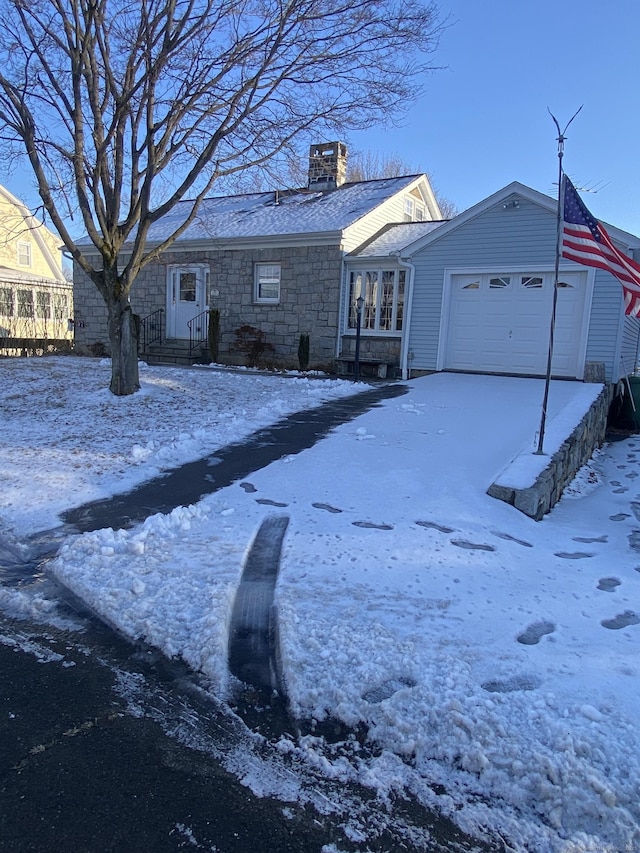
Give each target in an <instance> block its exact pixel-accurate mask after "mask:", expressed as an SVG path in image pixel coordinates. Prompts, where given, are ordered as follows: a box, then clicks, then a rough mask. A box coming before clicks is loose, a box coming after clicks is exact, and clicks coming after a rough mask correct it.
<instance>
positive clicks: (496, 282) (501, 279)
mask: <svg viewBox="0 0 640 853" xmlns="http://www.w3.org/2000/svg"><path fill="white" fill-rule="evenodd" d="M510 283H511V277H510V276H508V275H501V276H496V277H495V278H490V279H489V290H502V288H504V287H509V284H510Z"/></svg>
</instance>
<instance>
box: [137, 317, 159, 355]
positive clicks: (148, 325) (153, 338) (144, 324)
mask: <svg viewBox="0 0 640 853" xmlns="http://www.w3.org/2000/svg"><path fill="white" fill-rule="evenodd" d="M163 327H164V308H158V310H157V311H154V312H153V313H152V314H148V315H147V316H146V317H143V318H142V319H141V320H140V349H141V351H142V352H146V351H147V349H148V347H150V346H151V344H161V343H162V338H163V337H164V336H163V334H162V331H163Z"/></svg>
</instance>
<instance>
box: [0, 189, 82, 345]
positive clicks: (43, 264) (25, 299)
mask: <svg viewBox="0 0 640 853" xmlns="http://www.w3.org/2000/svg"><path fill="white" fill-rule="evenodd" d="M60 262H61V253H60V239H59V238H58V237H57V236H56V235H55V234H53V233H52V232H51V231H49V229H48V228H46V227H45V226H44V225H43V224H42V222H39V221H38V220H37V219H36V218H35V217H34V216H32V214H31V212H30V211H29V210H28V209H27V207H26V206H25V205H24V204H23V203H22V202H21V201H20V200H19V199H18V198H16V197H15V196H14V195H12V194H11V193H10V192H9V191H8V190H7V189H5V188H4V187H2V186H0V353H3V354H5V355H6V354H14V353H22V352H25V351H46V350H47V349H48V348H59V347H60V346H61V345H66V346H70V344H71V341H72V339H73V328H72V324H71V322H70V318H71V317H73V286H72V284H71V282H69V281H67V280H66V279H65V277H64V275H63V273H62V268H61V265H60Z"/></svg>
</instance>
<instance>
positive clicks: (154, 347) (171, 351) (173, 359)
mask: <svg viewBox="0 0 640 853" xmlns="http://www.w3.org/2000/svg"><path fill="white" fill-rule="evenodd" d="M140 358H142V359H143V360H144V361H146V362H147V364H203V363H206V361H207V348H206V347H203V346H202V345H197V346H195V347H194V348H193V349H192V350H191V352H189V341H179V340H173V341H165V342H164V343H161V344H149V346H148V347H147V348H146V350H144V351H141V352H140Z"/></svg>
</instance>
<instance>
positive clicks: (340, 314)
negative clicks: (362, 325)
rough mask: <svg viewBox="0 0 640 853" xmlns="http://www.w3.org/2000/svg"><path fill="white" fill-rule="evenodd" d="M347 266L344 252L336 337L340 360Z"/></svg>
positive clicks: (336, 355)
mask: <svg viewBox="0 0 640 853" xmlns="http://www.w3.org/2000/svg"><path fill="white" fill-rule="evenodd" d="M345 278H346V265H345V262H344V251H343V252H342V259H341V260H340V291H339V292H340V301H339V303H338V334H337V336H336V354H335V358H340V356H341V355H342V332H343V329H344V316H345V310H344V306H345V303H346V300H345V296H346V281H345Z"/></svg>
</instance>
